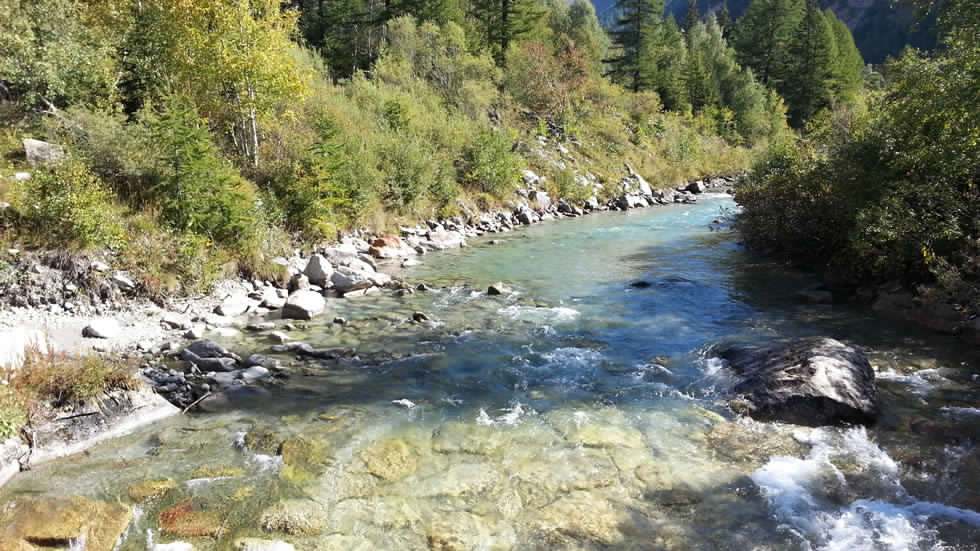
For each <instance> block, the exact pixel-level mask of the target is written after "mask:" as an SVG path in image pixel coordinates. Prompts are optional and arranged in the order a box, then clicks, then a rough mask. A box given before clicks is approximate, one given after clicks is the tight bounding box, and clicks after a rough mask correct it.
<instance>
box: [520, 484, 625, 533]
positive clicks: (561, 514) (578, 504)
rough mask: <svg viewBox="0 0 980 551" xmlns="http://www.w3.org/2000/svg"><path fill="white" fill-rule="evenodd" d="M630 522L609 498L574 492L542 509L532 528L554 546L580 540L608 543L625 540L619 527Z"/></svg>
mask: <svg viewBox="0 0 980 551" xmlns="http://www.w3.org/2000/svg"><path fill="white" fill-rule="evenodd" d="M629 522H630V515H629V514H628V513H627V512H626V511H624V510H621V509H619V508H618V507H616V506H614V505H613V504H612V503H610V502H609V501H608V500H606V499H603V498H602V497H599V496H596V495H594V494H591V493H586V492H576V493H573V494H569V495H568V496H566V497H563V498H561V499H559V500H557V501H555V502H554V503H552V504H551V505H548V506H547V507H544V508H543V509H541V510H540V511H539V513H538V515H537V516H536V518H535V519H534V520H533V521H532V526H531V528H532V531H534V532H535V533H536V534H537V536H538V537H539V538H541V539H542V540H544V541H547V542H549V543H551V544H552V545H553V546H554V547H563V546H568V545H570V544H573V543H575V542H581V541H586V542H590V543H594V544H598V545H601V546H611V545H617V544H622V543H623V542H624V540H625V538H624V535H623V533H622V532H621V531H620V527H621V526H627V525H628V524H629Z"/></svg>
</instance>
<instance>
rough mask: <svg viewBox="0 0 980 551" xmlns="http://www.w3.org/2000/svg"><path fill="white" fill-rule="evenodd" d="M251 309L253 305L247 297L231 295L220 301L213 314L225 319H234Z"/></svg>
mask: <svg viewBox="0 0 980 551" xmlns="http://www.w3.org/2000/svg"><path fill="white" fill-rule="evenodd" d="M252 307H253V303H252V301H251V300H250V299H249V298H248V297H247V296H245V295H232V296H230V297H228V298H226V299H224V300H223V301H221V304H219V305H218V306H216V307H215V308H214V313H215V314H218V315H221V316H226V317H235V316H240V315H242V314H244V313H245V312H247V311H248V310H249V308H252Z"/></svg>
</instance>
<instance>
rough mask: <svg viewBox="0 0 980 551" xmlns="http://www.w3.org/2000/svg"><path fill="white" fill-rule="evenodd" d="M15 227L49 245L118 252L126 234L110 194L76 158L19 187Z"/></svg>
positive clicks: (16, 188) (15, 193) (13, 198)
mask: <svg viewBox="0 0 980 551" xmlns="http://www.w3.org/2000/svg"><path fill="white" fill-rule="evenodd" d="M10 200H11V201H10V202H11V205H12V206H13V208H14V210H15V211H16V213H17V226H18V227H19V228H20V229H22V230H24V231H26V232H29V234H30V235H32V236H34V237H35V238H37V239H39V240H40V241H41V243H40V244H42V245H47V246H65V245H70V246H75V247H78V248H82V249H85V248H90V247H118V246H120V245H122V243H123V230H122V226H121V225H120V223H119V220H118V216H117V211H118V209H117V207H116V206H115V205H114V204H113V202H112V193H111V192H110V191H109V189H108V188H107V187H106V186H105V185H104V184H103V183H102V181H101V180H99V178H98V177H96V176H95V175H93V174H92V172H91V171H90V170H89V169H88V167H86V166H85V164H84V163H82V162H81V161H78V160H75V159H69V160H68V161H66V162H64V163H61V164H59V165H58V166H57V167H55V168H53V169H51V170H41V171H37V172H35V173H34V175H33V176H32V177H31V178H30V179H29V180H24V181H21V182H17V183H16V185H15V186H14V187H13V189H12V190H11V192H10Z"/></svg>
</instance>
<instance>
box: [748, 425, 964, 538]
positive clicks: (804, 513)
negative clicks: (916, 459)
mask: <svg viewBox="0 0 980 551" xmlns="http://www.w3.org/2000/svg"><path fill="white" fill-rule="evenodd" d="M794 437H795V438H796V439H797V440H800V441H802V442H805V443H808V444H810V445H811V446H812V448H811V451H810V453H809V454H808V456H807V457H806V458H803V459H800V458H796V457H786V456H777V457H772V458H770V459H769V461H768V462H767V463H766V464H765V465H764V466H762V467H760V468H759V469H757V470H756V471H755V472H753V473H752V475H751V478H752V480H753V482H755V484H756V485H757V486H758V487H759V488H760V489H761V490H762V494H763V495H764V496H765V497H766V499H767V501H768V502H769V506H770V509H771V510H772V512H773V513H774V514H775V515H776V517H777V518H778V519H779V520H780V521H781V522H783V523H785V525H786V527H787V529H788V530H789V532H790V533H791V534H793V535H794V536H796V537H797V538H799V539H800V541H801V544H802V545H803V547H804V548H805V549H808V550H814V551H913V550H936V551H938V550H940V549H945V547H944V546H943V545H942V542H941V541H940V540H939V538H938V535H937V533H936V531H935V530H934V529H933V528H932V527H931V526H930V524H929V521H930V519H933V518H942V519H950V520H958V521H963V522H967V523H969V524H973V525H975V526H980V513H976V512H974V511H969V510H965V509H959V508H956V507H951V506H948V505H943V504H939V503H932V502H925V501H918V500H915V499H913V498H911V497H910V496H909V495H908V494H907V493H906V491H905V489H904V488H903V487H902V485H901V482H900V480H899V472H898V471H899V468H898V464H897V463H896V462H895V461H894V460H893V459H892V458H891V457H889V456H888V454H887V453H885V452H884V451H883V450H882V449H881V448H879V447H878V445H877V444H875V443H874V442H872V441H871V440H870V439H869V438H868V435H867V431H866V430H865V429H864V428H855V429H849V430H846V431H842V432H837V431H833V430H829V429H815V430H813V431H811V432H809V433H805V432H803V431H799V432H797V433H795V434H794ZM832 459H839V460H841V461H844V462H850V463H851V464H852V465H857V466H859V467H860V469H861V471H862V473H867V474H870V475H873V476H871V477H869V479H870V480H874V481H875V482H876V483H877V484H879V485H881V489H882V490H883V493H884V494H886V495H892V496H893V501H884V500H880V499H878V500H875V499H858V500H856V501H854V502H853V503H851V504H849V505H846V506H844V507H838V506H835V505H834V504H833V501H832V500H830V499H827V498H826V497H825V495H826V493H827V492H828V491H829V492H831V493H833V492H834V488H835V487H839V488H845V487H846V485H847V480H846V476H845V474H844V472H842V471H841V470H840V469H839V468H838V467H837V466H836V465H835V464H834V462H832V461H831V460H832Z"/></svg>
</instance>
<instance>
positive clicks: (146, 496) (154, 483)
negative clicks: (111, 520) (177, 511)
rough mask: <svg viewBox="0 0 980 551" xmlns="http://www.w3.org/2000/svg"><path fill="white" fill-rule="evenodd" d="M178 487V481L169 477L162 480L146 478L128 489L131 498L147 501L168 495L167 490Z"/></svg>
mask: <svg viewBox="0 0 980 551" xmlns="http://www.w3.org/2000/svg"><path fill="white" fill-rule="evenodd" d="M176 487H177V483H176V482H174V481H173V480H171V479H169V478H164V479H162V480H146V481H143V482H138V483H136V484H131V485H130V486H129V488H127V489H126V493H127V494H128V495H129V499H131V500H133V501H134V502H136V503H146V502H147V501H152V500H154V499H157V498H160V497H163V496H165V495H167V492H169V491H170V490H173V489H174V488H176Z"/></svg>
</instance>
